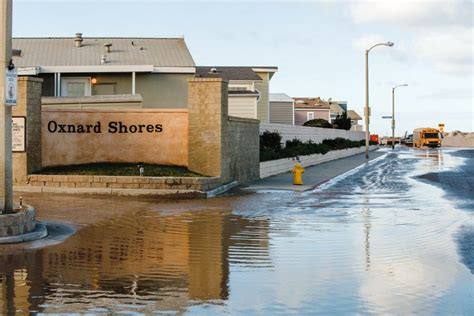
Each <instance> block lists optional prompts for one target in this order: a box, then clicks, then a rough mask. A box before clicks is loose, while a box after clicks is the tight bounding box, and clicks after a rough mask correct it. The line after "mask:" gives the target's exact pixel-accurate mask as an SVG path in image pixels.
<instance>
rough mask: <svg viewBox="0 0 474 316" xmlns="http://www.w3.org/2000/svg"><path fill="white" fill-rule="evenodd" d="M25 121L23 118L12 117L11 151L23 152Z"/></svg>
mask: <svg viewBox="0 0 474 316" xmlns="http://www.w3.org/2000/svg"><path fill="white" fill-rule="evenodd" d="M25 121H26V119H25V117H23V116H14V117H12V151H13V152H23V151H25V150H26V148H25V130H26V128H25V127H26V122H25Z"/></svg>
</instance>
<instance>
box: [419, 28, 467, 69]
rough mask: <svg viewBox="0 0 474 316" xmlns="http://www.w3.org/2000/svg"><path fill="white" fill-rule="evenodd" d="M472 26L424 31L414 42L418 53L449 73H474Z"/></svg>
mask: <svg viewBox="0 0 474 316" xmlns="http://www.w3.org/2000/svg"><path fill="white" fill-rule="evenodd" d="M473 33H474V29H473V28H472V27H471V28H469V27H460V26H455V27H448V28H445V29H437V30H431V31H423V32H421V33H420V36H418V37H417V40H416V41H415V43H414V51H415V53H416V55H417V56H418V57H419V58H421V59H423V60H428V61H431V62H433V63H434V65H435V66H436V67H437V68H438V69H440V70H442V71H444V72H449V73H472V65H473V57H472V56H473V47H472V44H473V42H472V35H473Z"/></svg>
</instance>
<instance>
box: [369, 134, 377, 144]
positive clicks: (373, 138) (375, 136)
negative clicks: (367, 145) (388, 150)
mask: <svg viewBox="0 0 474 316" xmlns="http://www.w3.org/2000/svg"><path fill="white" fill-rule="evenodd" d="M370 141H371V142H376V143H377V144H378V143H379V135H377V134H372V135H370Z"/></svg>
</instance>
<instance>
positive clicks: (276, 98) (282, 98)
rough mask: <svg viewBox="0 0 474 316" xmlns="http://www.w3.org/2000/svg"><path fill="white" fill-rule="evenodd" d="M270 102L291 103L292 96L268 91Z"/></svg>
mask: <svg viewBox="0 0 474 316" xmlns="http://www.w3.org/2000/svg"><path fill="white" fill-rule="evenodd" d="M270 102H288V103H293V98H292V97H290V96H289V95H287V94H285V93H270Z"/></svg>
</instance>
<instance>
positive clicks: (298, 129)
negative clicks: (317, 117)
mask: <svg viewBox="0 0 474 316" xmlns="http://www.w3.org/2000/svg"><path fill="white" fill-rule="evenodd" d="M264 131H270V132H274V131H277V132H278V133H280V135H281V136H282V142H283V144H284V143H285V142H286V141H287V140H292V139H294V138H298V139H299V140H301V141H308V140H312V141H313V142H314V143H321V142H322V141H323V140H324V139H334V138H336V137H342V138H346V139H350V140H362V139H365V134H364V132H359V131H357V132H356V131H346V130H343V129H334V128H320V127H308V126H293V125H284V124H270V123H260V134H262V133H263V132H264Z"/></svg>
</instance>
